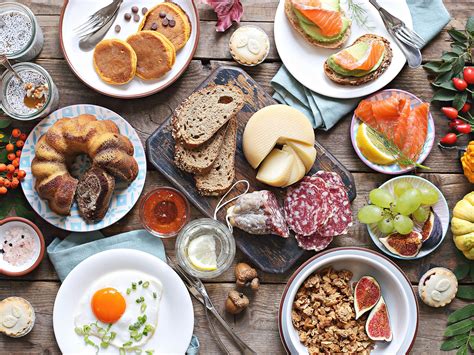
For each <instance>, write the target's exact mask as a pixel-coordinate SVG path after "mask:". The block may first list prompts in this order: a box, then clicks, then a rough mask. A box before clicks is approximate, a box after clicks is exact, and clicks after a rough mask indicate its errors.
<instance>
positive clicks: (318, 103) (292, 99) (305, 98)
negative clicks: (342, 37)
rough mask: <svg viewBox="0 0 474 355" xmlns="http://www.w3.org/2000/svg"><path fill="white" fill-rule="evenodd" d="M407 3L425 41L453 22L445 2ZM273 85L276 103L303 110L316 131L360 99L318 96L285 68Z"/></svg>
mask: <svg viewBox="0 0 474 355" xmlns="http://www.w3.org/2000/svg"><path fill="white" fill-rule="evenodd" d="M407 4H408V7H409V9H410V12H411V16H412V18H413V27H414V30H415V31H416V32H417V33H418V34H419V35H420V36H421V37H423V38H424V39H425V41H426V42H429V41H430V40H432V39H433V38H434V37H435V36H436V35H437V34H438V33H439V32H440V31H441V30H442V29H443V27H444V26H446V24H447V23H448V22H449V20H450V15H449V13H448V11H447V10H446V8H445V7H444V4H443V1H442V0H407ZM395 15H396V14H395ZM271 83H272V86H273V88H274V89H275V93H274V95H273V98H274V99H275V100H277V101H279V102H281V103H284V104H287V105H289V106H293V107H295V108H296V109H298V110H300V111H301V112H303V113H304V114H306V117H308V118H309V119H310V121H311V123H312V125H313V127H314V128H320V129H323V130H329V129H330V128H332V127H333V126H334V125H335V124H336V123H337V122H338V121H339V120H340V119H341V118H342V117H344V116H345V115H346V114H348V113H349V112H351V111H352V110H354V108H355V107H356V106H357V104H358V103H359V101H360V98H357V99H346V100H341V99H334V98H330V97H327V96H324V95H320V94H317V93H315V92H313V91H311V90H309V89H308V88H306V87H304V86H303V85H302V84H300V83H299V82H298V81H297V80H296V79H295V78H294V77H293V76H292V75H291V74H290V72H289V71H288V70H287V69H286V68H285V66H284V65H282V67H281V68H280V70H279V71H278V72H277V73H276V75H275V76H274V77H273V79H272V82H271Z"/></svg>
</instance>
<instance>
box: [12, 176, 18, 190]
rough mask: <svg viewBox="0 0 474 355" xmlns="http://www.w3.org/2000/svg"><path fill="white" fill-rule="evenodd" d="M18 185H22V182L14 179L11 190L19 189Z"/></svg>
mask: <svg viewBox="0 0 474 355" xmlns="http://www.w3.org/2000/svg"><path fill="white" fill-rule="evenodd" d="M18 185H20V180H18V179H16V178H14V179H13V180H12V182H11V188H12V189H16V188H17V187H18Z"/></svg>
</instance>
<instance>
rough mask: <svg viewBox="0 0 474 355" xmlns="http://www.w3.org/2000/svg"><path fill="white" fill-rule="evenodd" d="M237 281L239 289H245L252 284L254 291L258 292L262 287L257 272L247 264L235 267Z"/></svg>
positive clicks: (239, 264)
mask: <svg viewBox="0 0 474 355" xmlns="http://www.w3.org/2000/svg"><path fill="white" fill-rule="evenodd" d="M235 279H236V284H237V286H238V287H245V286H247V285H249V284H250V287H251V288H252V290H254V291H256V290H258V287H259V285H260V281H259V280H258V275H257V270H255V269H254V268H253V267H251V266H250V265H249V264H247V263H238V264H237V265H236V266H235Z"/></svg>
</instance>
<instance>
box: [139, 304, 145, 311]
mask: <svg viewBox="0 0 474 355" xmlns="http://www.w3.org/2000/svg"><path fill="white" fill-rule="evenodd" d="M145 310H146V303H143V304H142V306H141V307H140V311H141V312H142V313H144V312H145Z"/></svg>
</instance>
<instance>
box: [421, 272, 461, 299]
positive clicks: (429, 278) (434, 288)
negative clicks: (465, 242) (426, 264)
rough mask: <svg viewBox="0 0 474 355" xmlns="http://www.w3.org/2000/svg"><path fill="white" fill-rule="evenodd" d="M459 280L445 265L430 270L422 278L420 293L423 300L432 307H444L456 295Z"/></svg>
mask: <svg viewBox="0 0 474 355" xmlns="http://www.w3.org/2000/svg"><path fill="white" fill-rule="evenodd" d="M457 291H458V280H457V279H456V276H455V275H454V274H453V273H452V271H450V270H448V269H446V268H444V267H435V268H433V269H431V270H428V271H427V272H426V273H425V274H424V275H423V276H422V277H421V279H420V282H419V285H418V293H419V295H420V298H421V300H422V301H423V302H424V303H425V304H427V305H428V306H431V307H436V308H438V307H444V306H446V305H447V304H449V303H451V301H452V300H453V299H454V297H456V292H457Z"/></svg>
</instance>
